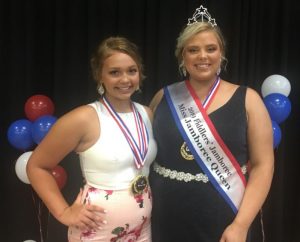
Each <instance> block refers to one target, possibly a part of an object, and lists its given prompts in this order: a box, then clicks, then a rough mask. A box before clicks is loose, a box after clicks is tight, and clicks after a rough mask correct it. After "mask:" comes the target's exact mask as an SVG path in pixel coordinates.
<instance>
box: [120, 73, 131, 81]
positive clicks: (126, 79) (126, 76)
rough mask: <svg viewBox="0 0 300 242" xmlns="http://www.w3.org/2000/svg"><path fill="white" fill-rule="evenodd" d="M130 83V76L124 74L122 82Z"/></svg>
mask: <svg viewBox="0 0 300 242" xmlns="http://www.w3.org/2000/svg"><path fill="white" fill-rule="evenodd" d="M128 81H129V76H128V75H127V73H126V72H124V73H123V75H122V76H121V82H124V83H126V82H128Z"/></svg>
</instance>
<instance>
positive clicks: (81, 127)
mask: <svg viewBox="0 0 300 242" xmlns="http://www.w3.org/2000/svg"><path fill="white" fill-rule="evenodd" d="M96 119H97V113H96V112H95V109H94V108H93V107H92V106H90V105H82V106H79V107H76V108H74V109H72V110H71V111H69V112H67V113H65V114H64V115H63V116H61V117H60V118H59V119H58V120H57V122H56V126H57V128H58V129H63V130H66V131H67V130H70V131H71V130H72V131H73V132H74V131H76V132H79V133H80V132H81V131H82V132H85V131H86V129H85V128H86V127H88V126H89V125H90V124H91V123H92V122H93V120H96Z"/></svg>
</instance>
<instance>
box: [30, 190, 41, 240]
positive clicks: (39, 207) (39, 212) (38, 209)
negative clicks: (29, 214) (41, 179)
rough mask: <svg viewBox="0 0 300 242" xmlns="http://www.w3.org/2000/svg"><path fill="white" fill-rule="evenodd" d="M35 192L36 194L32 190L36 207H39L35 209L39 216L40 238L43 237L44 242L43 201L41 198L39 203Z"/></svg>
mask: <svg viewBox="0 0 300 242" xmlns="http://www.w3.org/2000/svg"><path fill="white" fill-rule="evenodd" d="M34 194H35V193H34V191H33V190H31V195H32V199H33V204H34V207H35V208H37V209H36V210H35V211H36V213H37V218H38V222H39V232H40V238H41V242H44V236H43V228H42V201H41V199H39V203H38V205H37V202H36V200H35V196H34Z"/></svg>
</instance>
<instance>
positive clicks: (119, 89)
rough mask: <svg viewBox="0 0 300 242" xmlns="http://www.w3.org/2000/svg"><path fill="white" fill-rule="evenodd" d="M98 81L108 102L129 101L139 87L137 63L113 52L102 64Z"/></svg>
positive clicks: (127, 56)
mask: <svg viewBox="0 0 300 242" xmlns="http://www.w3.org/2000/svg"><path fill="white" fill-rule="evenodd" d="M100 80H101V82H102V84H103V85H104V87H105V96H106V97H107V98H108V100H109V101H110V102H116V101H121V100H129V99H130V97H131V95H132V94H133V93H134V92H135V91H136V90H137V89H138V87H139V80H140V73H139V69H138V66H137V63H136V62H135V61H134V60H133V59H132V58H131V57H130V56H129V55H127V54H125V53H122V52H117V51H114V52H112V54H111V55H110V56H109V57H107V58H106V59H105V60H104V62H103V66H102V71H101V74H100Z"/></svg>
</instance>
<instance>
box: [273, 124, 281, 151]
mask: <svg viewBox="0 0 300 242" xmlns="http://www.w3.org/2000/svg"><path fill="white" fill-rule="evenodd" d="M272 128H273V148H274V149H275V148H277V147H278V145H279V144H280V141H281V129H280V127H279V125H278V124H277V123H276V122H275V121H273V120H272Z"/></svg>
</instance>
